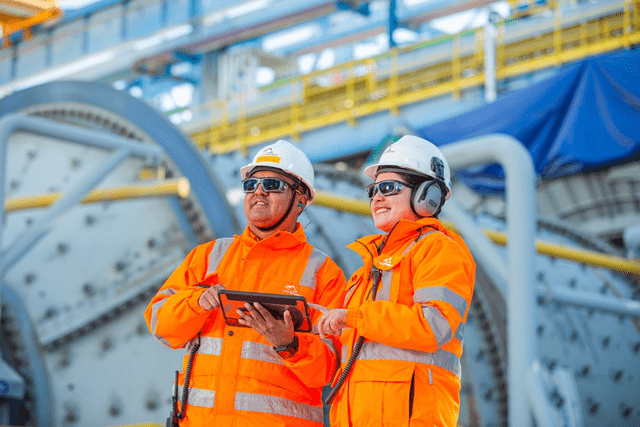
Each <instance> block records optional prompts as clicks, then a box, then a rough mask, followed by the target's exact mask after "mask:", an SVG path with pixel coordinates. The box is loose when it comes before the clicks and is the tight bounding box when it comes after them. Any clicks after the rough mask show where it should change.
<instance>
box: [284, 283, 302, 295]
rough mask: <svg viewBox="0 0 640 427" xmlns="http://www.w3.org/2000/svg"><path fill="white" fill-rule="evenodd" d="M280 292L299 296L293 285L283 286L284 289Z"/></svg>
mask: <svg viewBox="0 0 640 427" xmlns="http://www.w3.org/2000/svg"><path fill="white" fill-rule="evenodd" d="M282 292H284V293H285V294H290V295H300V294H299V293H298V290H297V289H296V286H295V285H284V289H283V290H282Z"/></svg>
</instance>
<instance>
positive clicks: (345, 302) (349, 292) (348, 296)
mask: <svg viewBox="0 0 640 427" xmlns="http://www.w3.org/2000/svg"><path fill="white" fill-rule="evenodd" d="M355 290H356V286H352V287H350V288H349V290H347V294H346V295H345V296H344V304H345V305H346V304H347V301H349V298H351V294H352V293H353V291H355Z"/></svg>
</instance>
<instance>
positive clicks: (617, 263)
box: [314, 191, 640, 275]
mask: <svg viewBox="0 0 640 427" xmlns="http://www.w3.org/2000/svg"><path fill="white" fill-rule="evenodd" d="M314 204H316V205H319V206H325V207H329V208H332V209H337V210H341V211H345V212H351V213H355V214H358V215H369V216H370V215H371V211H370V209H369V201H367V200H358V199H350V198H346V197H341V196H337V195H334V194H330V193H325V192H322V191H317V192H316V199H315V201H314ZM445 226H446V227H447V228H449V229H451V230H455V229H456V227H455V225H453V224H452V223H451V222H448V221H447V222H445ZM483 232H484V234H485V235H486V236H487V237H488V238H489V239H490V240H491V241H492V242H494V243H496V244H498V245H502V246H505V245H506V244H507V235H506V234H505V233H503V232H500V231H495V230H488V229H484V230H483ZM535 246H536V251H537V252H538V253H539V254H542V255H547V256H550V257H552V258H562V259H566V260H569V261H575V262H578V263H580V264H586V265H591V266H593V267H602V268H607V269H610V270H614V271H617V272H619V273H631V274H638V275H640V261H637V260H630V259H626V258H621V257H616V256H612V255H605V254H602V253H599V252H594V251H589V250H585V249H575V248H570V247H567V246H564V245H559V244H556V243H550V242H544V241H540V240H537V241H536V242H535Z"/></svg>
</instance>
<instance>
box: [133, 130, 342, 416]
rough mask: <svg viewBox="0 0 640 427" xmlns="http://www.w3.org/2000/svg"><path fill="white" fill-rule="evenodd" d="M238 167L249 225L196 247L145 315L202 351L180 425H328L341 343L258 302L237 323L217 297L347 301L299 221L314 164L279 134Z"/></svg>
mask: <svg viewBox="0 0 640 427" xmlns="http://www.w3.org/2000/svg"><path fill="white" fill-rule="evenodd" d="M241 174H242V190H243V192H244V193H245V199H244V213H245V216H246V219H247V227H246V228H245V230H244V232H243V233H242V234H241V235H239V236H234V237H233V238H221V239H217V240H215V241H212V242H209V243H206V244H203V245H199V246H197V247H196V248H195V249H193V250H192V251H191V253H190V254H189V255H188V256H187V258H186V259H185V260H184V261H183V263H182V264H181V265H180V266H179V267H178V268H177V269H176V270H175V271H174V272H173V273H172V274H171V276H170V277H169V279H168V280H167V281H166V282H165V284H164V285H163V286H162V288H161V289H160V291H159V292H158V293H157V294H156V296H155V297H154V298H153V299H152V301H151V303H150V304H149V306H148V308H147V310H146V312H145V317H146V319H147V323H148V325H149V329H150V330H151V332H152V333H153V335H154V336H155V337H156V338H157V339H158V340H159V341H160V342H162V343H163V344H165V345H167V346H169V347H171V348H180V347H185V346H187V345H188V346H189V350H193V349H194V348H196V350H195V351H193V354H194V356H192V359H193V360H192V361H191V363H189V356H190V353H191V352H190V351H188V354H187V355H186V356H185V361H184V364H183V365H184V366H185V372H183V373H182V374H180V376H179V378H178V383H179V385H180V389H181V390H180V393H179V396H182V389H183V387H184V386H185V384H187V389H188V398H187V399H186V405H184V406H183V405H182V404H181V405H180V412H179V414H178V415H179V416H178V418H179V420H178V421H179V425H180V426H211V427H214V426H220V427H226V426H245V425H246V426H251V425H259V426H281V427H287V426H291V427H293V426H296V427H322V426H323V419H324V414H323V409H322V400H321V394H322V388H323V387H324V386H325V385H326V384H328V382H329V381H330V380H331V378H332V377H333V374H334V372H335V370H336V369H337V364H338V360H339V358H338V352H337V351H338V350H337V349H338V347H337V344H339V341H338V340H335V341H334V340H331V339H326V338H320V337H319V336H317V335H313V334H310V333H300V332H294V326H293V321H292V316H291V313H289V312H285V314H284V320H278V319H275V318H274V317H273V316H272V315H271V314H270V313H269V312H268V311H267V310H265V309H264V307H262V306H261V305H260V304H254V305H250V304H246V305H245V308H246V312H240V311H239V315H240V320H239V322H240V323H241V324H242V325H243V326H246V327H230V326H228V325H226V323H225V320H224V317H223V315H222V314H221V309H220V299H219V294H218V292H219V290H221V289H224V288H226V289H230V290H239V291H249V292H264V293H272V294H291V295H301V296H304V297H305V298H306V300H307V301H308V302H310V303H317V304H321V305H323V306H327V307H332V308H337V307H341V306H342V302H343V301H344V294H345V285H346V281H345V278H344V274H343V273H342V271H341V270H340V269H339V268H338V266H337V265H336V264H335V262H333V261H332V260H331V259H330V258H329V257H328V256H327V255H325V254H324V253H323V252H321V251H320V250H318V249H316V248H314V247H313V246H312V245H311V244H309V243H308V242H307V239H306V236H305V234H304V230H303V228H302V227H301V226H300V224H299V223H298V222H297V219H298V216H299V215H300V213H301V212H302V211H303V209H304V208H305V207H306V206H308V205H310V204H311V203H312V202H313V199H314V197H315V192H314V187H313V184H314V173H313V167H312V165H311V162H310V161H309V159H308V158H307V156H306V155H305V154H304V153H303V152H302V151H301V150H299V149H298V148H296V147H295V146H293V145H292V144H290V143H289V142H287V141H283V140H280V141H278V142H276V143H275V144H272V145H269V146H267V147H264V148H263V149H261V150H260V151H259V152H258V153H257V154H256V155H255V157H254V158H253V161H252V162H251V163H249V164H248V165H246V166H244V167H243V168H241ZM319 315H320V313H315V316H312V320H316V319H317V318H318V317H319ZM197 343H199V345H198V346H196V344H197ZM189 366H190V367H191V368H192V369H191V372H190V373H191V376H190V379H189V382H188V383H186V381H185V374H186V371H188V370H189Z"/></svg>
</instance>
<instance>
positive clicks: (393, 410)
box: [351, 377, 411, 427]
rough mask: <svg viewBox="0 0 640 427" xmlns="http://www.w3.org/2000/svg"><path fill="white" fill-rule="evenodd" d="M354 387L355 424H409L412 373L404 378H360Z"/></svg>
mask: <svg viewBox="0 0 640 427" xmlns="http://www.w3.org/2000/svg"><path fill="white" fill-rule="evenodd" d="M353 387H354V400H353V402H352V408H351V413H352V420H353V421H354V425H357V426H376V427H377V426H380V427H402V426H407V425H408V424H409V416H410V415H409V412H410V409H409V405H410V403H409V402H410V395H411V377H410V378H408V379H407V380H403V381H357V382H354V383H353Z"/></svg>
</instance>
